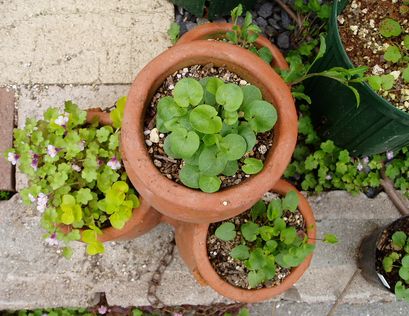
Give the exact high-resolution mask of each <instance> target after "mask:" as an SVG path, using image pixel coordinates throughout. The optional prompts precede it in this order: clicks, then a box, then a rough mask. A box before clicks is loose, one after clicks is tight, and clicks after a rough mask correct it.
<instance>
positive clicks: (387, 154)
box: [386, 150, 393, 160]
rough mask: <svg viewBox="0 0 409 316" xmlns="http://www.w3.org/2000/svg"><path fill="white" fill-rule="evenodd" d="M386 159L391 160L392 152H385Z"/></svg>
mask: <svg viewBox="0 0 409 316" xmlns="http://www.w3.org/2000/svg"><path fill="white" fill-rule="evenodd" d="M386 159H388V160H392V159H393V151H392V150H388V151H387V152H386Z"/></svg>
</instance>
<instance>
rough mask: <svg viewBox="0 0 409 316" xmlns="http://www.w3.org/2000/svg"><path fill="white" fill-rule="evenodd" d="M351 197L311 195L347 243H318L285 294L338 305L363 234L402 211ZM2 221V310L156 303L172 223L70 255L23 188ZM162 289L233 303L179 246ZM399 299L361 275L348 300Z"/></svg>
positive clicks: (2, 209)
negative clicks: (199, 279) (48, 241)
mask: <svg viewBox="0 0 409 316" xmlns="http://www.w3.org/2000/svg"><path fill="white" fill-rule="evenodd" d="M350 198H351V196H350V195H349V194H348V193H346V192H335V193H334V192H330V193H324V194H321V201H323V200H324V201H325V203H318V204H315V203H316V201H315V199H317V197H313V198H311V201H312V204H314V211H315V214H316V217H317V221H318V229H319V231H320V233H323V232H333V233H335V234H337V235H338V237H339V239H340V240H341V242H340V243H339V244H337V245H323V244H321V243H318V245H317V250H316V252H315V255H314V259H313V262H312V265H311V267H310V269H309V270H307V272H306V273H305V275H304V276H303V277H302V279H301V280H300V281H299V282H297V284H296V285H295V286H294V287H293V288H292V289H291V290H290V291H288V292H287V293H285V294H283V295H282V296H281V298H282V299H285V300H287V301H291V302H293V303H296V302H301V303H305V304H310V305H311V306H319V304H322V303H323V304H324V305H325V304H328V306H329V305H330V304H332V303H333V302H334V301H335V299H336V298H337V297H338V296H339V294H340V293H341V292H342V290H343V289H344V287H345V285H346V284H347V283H348V281H349V279H350V277H351V276H352V275H353V273H354V271H355V269H356V266H355V254H356V247H357V245H358V244H359V241H360V239H361V238H362V237H363V235H365V234H366V233H367V232H369V231H370V230H371V229H372V228H373V227H374V226H376V225H378V224H383V223H386V222H388V221H390V220H393V219H394V218H396V215H397V211H396V210H395V209H394V207H393V205H391V204H390V203H389V201H388V200H386V199H385V196H383V195H379V196H378V197H377V198H375V199H373V200H370V199H368V198H366V197H365V196H363V195H360V196H359V197H357V198H354V199H352V201H353V202H351V203H346V204H345V205H347V206H348V208H346V206H345V205H344V206H342V204H341V203H340V201H341V200H347V199H350ZM314 201H315V202H314ZM371 203H373V205H374V206H376V207H379V208H380V209H381V210H382V212H379V213H376V212H375V211H373V213H371V212H369V213H368V218H361V219H359V218H357V217H358V216H357V215H354V214H353V212H352V211H351V208H352V209H359V208H360V207H363V206H364V205H369V204H371ZM329 209H337V210H338V213H339V214H344V215H345V216H346V218H338V219H331V218H330V213H328V210H329ZM371 214H372V215H371ZM334 216H335V215H334ZM370 216H371V218H369V217H370ZM338 217H341V215H339V216H338ZM348 217H349V218H348ZM350 217H355V218H353V219H351V218H350ZM361 217H365V216H361ZM378 217H380V218H378ZM388 218H389V219H388ZM0 220H1V222H0V240H2V241H3V242H2V243H0V278H1V279H2V280H4V282H2V283H0V310H1V309H5V308H23V307H25V308H34V307H41V306H57V305H58V306H87V305H92V303H93V302H94V300H95V297H96V295H97V293H99V292H105V293H106V295H107V299H108V303H109V304H112V305H121V306H131V305H133V306H141V305H149V302H148V300H147V298H146V292H147V289H148V281H149V280H150V278H151V276H152V273H153V271H154V270H155V269H156V267H157V264H158V262H159V260H160V258H161V256H162V254H163V253H164V251H165V248H164V247H166V244H167V241H168V240H169V238H170V235H169V234H170V231H171V229H170V227H168V226H166V225H160V226H158V227H157V228H155V229H154V230H153V231H152V232H150V233H149V234H146V235H145V236H142V237H140V238H138V239H136V240H133V241H128V242H114V243H108V244H106V253H105V254H104V255H102V256H96V257H87V256H86V255H85V254H84V245H82V244H81V243H75V245H74V248H75V255H74V257H73V258H72V259H71V260H70V261H67V260H65V259H63V258H61V256H60V254H59V253H58V252H59V251H58V250H57V249H56V248H50V247H49V246H46V245H45V243H44V241H43V240H42V239H41V234H42V232H41V229H40V228H39V214H37V213H36V211H35V210H33V209H32V208H30V207H26V206H23V205H21V203H20V202H19V196H18V195H15V196H14V197H13V198H12V199H11V200H10V201H5V202H1V203H0ZM157 294H158V296H159V297H160V298H161V300H163V302H164V303H165V304H168V305H179V304H193V305H195V304H198V305H199V304H207V305H208V304H212V303H216V302H229V301H228V300H226V299H224V298H222V297H221V296H220V295H218V294H217V293H215V292H214V291H213V290H212V289H210V288H208V287H200V286H199V285H198V284H197V283H196V282H195V281H194V279H193V277H192V276H191V275H190V274H189V272H188V270H187V268H186V267H185V266H184V264H183V263H182V261H181V259H180V258H179V256H178V254H177V253H176V254H175V258H174V260H173V262H172V263H171V265H170V266H169V267H168V268H167V269H166V271H165V273H164V276H163V281H162V285H161V286H160V287H159V289H158V293H157ZM279 300H280V298H274V299H272V300H271V301H270V302H268V303H266V304H271V306H273V305H272V304H274V303H275V302H276V301H279ZM393 300H394V297H393V296H392V295H391V294H389V293H388V292H386V291H382V290H380V289H379V288H377V287H374V286H372V285H370V284H368V283H367V282H366V281H365V280H363V279H362V278H361V277H360V276H358V277H357V278H356V280H355V282H353V283H352V285H351V287H350V289H349V291H348V292H347V295H346V297H345V302H344V303H346V304H352V303H357V304H358V303H360V304H363V303H368V302H377V301H386V302H388V301H389V302H391V301H393ZM317 304H318V305H317ZM314 308H315V307H314ZM305 315H308V314H305ZM309 315H314V316H315V315H316V314H309ZM317 315H318V314H317Z"/></svg>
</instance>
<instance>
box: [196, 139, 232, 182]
mask: <svg viewBox="0 0 409 316" xmlns="http://www.w3.org/2000/svg"><path fill="white" fill-rule="evenodd" d="M226 164H227V158H226V157H225V155H223V154H222V153H221V152H220V151H218V149H217V147H216V146H214V145H213V146H212V147H205V148H204V149H203V151H202V153H201V154H200V156H199V170H200V172H201V173H202V174H204V175H207V176H217V175H218V174H220V173H222V172H223V170H224V169H225V167H226Z"/></svg>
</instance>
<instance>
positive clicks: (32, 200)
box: [28, 193, 36, 203]
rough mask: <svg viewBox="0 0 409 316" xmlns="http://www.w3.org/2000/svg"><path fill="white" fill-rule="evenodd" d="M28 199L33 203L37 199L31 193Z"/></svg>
mask: <svg viewBox="0 0 409 316" xmlns="http://www.w3.org/2000/svg"><path fill="white" fill-rule="evenodd" d="M28 199H29V200H30V201H31V203H34V202H35V201H36V198H35V197H34V196H33V195H32V194H31V193H29V194H28Z"/></svg>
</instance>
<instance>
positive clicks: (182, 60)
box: [121, 40, 297, 223]
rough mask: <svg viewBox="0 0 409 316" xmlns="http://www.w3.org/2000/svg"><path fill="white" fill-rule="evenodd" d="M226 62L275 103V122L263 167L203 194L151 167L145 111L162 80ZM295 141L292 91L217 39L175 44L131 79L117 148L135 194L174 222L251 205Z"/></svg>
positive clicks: (255, 60) (258, 62) (203, 219)
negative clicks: (195, 67)
mask: <svg viewBox="0 0 409 316" xmlns="http://www.w3.org/2000/svg"><path fill="white" fill-rule="evenodd" d="M208 63H213V64H214V65H215V66H226V67H227V68H228V69H229V70H230V71H232V72H234V73H236V74H238V75H239V76H240V77H242V78H243V79H245V80H246V81H247V82H250V83H251V84H253V85H255V86H257V87H259V88H260V89H261V91H262V94H263V98H264V99H265V100H267V101H268V102H270V103H272V104H274V105H275V107H276V109H277V112H278V121H277V123H276V125H275V126H274V137H273V145H272V147H271V149H270V151H269V152H268V154H267V157H266V160H265V162H264V169H263V171H261V172H260V173H259V174H257V175H253V176H251V177H250V178H249V179H248V180H246V181H243V182H242V183H240V184H239V185H236V186H232V187H230V188H227V189H224V190H221V191H219V192H216V193H210V194H209V193H204V192H201V191H197V190H193V189H190V188H187V187H185V186H183V185H180V184H177V183H175V182H173V181H171V180H169V179H168V178H166V177H165V176H163V175H162V174H161V173H160V171H159V170H158V169H157V168H156V167H155V166H154V164H153V162H152V160H151V158H150V156H149V154H148V152H147V149H146V145H145V139H144V135H143V130H144V115H145V110H146V108H147V107H148V106H149V104H150V102H151V99H152V96H153V95H154V93H155V92H156V90H157V89H158V88H159V86H160V85H162V83H163V81H164V80H165V79H166V78H167V77H168V76H169V75H171V74H173V73H174V72H175V71H177V70H179V69H181V68H184V67H188V66H191V65H196V64H202V65H204V64H208ZM296 141H297V114H296V110H295V106H294V101H293V98H292V96H291V91H290V89H289V88H288V86H286V84H285V83H284V81H283V80H282V79H281V78H280V76H279V75H278V74H277V73H276V72H275V71H274V70H273V69H272V68H271V67H270V66H269V65H267V64H266V63H265V62H264V61H263V60H262V59H260V58H259V57H257V56H256V55H255V54H253V53H251V52H249V51H247V50H246V49H243V48H240V47H237V46H234V45H231V44H226V43H221V42H217V41H203V40H198V41H194V42H191V43H186V44H180V45H176V46H174V47H172V48H170V49H168V50H167V51H165V52H164V53H162V54H161V55H159V56H158V57H156V58H155V59H153V60H152V61H151V62H150V63H149V64H148V65H147V66H146V67H145V68H143V69H142V71H141V72H140V73H139V74H138V76H137V77H136V79H135V80H134V82H133V84H132V87H131V90H130V92H129V95H128V100H127V103H126V107H125V114H124V120H123V123H122V135H121V150H122V158H123V161H124V165H125V168H126V171H127V174H128V176H129V178H130V180H131V181H132V183H133V185H134V186H135V188H136V189H137V190H138V192H139V193H140V194H141V195H142V196H143V197H144V198H145V199H147V201H148V202H149V203H150V204H151V205H152V206H153V207H154V208H155V209H157V210H158V211H159V212H161V213H163V214H165V215H167V216H169V217H172V218H174V219H177V220H181V221H186V222H193V223H210V222H215V221H220V220H223V219H226V218H229V217H232V216H235V215H237V214H239V213H241V212H242V211H244V210H246V209H248V208H249V207H250V206H251V205H253V204H254V203H255V202H256V201H257V200H258V199H260V197H261V196H262V195H263V194H264V192H266V191H268V190H269V189H270V188H271V187H272V186H273V185H274V184H275V183H276V182H277V180H278V179H279V178H280V177H281V175H282V174H283V173H284V171H285V169H286V167H287V165H288V163H289V161H290V159H291V156H292V153H293V151H294V148H295V144H296Z"/></svg>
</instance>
